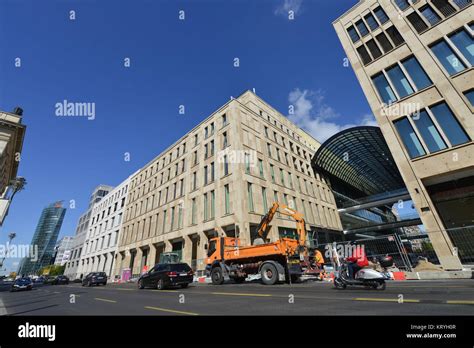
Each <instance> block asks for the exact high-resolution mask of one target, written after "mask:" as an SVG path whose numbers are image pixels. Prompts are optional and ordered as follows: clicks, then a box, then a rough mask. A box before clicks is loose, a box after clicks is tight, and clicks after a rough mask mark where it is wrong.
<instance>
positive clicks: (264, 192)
mask: <svg viewBox="0 0 474 348" xmlns="http://www.w3.org/2000/svg"><path fill="white" fill-rule="evenodd" d="M262 201H263V212H264V214H266V213H267V211H268V203H267V189H266V188H265V187H262Z"/></svg>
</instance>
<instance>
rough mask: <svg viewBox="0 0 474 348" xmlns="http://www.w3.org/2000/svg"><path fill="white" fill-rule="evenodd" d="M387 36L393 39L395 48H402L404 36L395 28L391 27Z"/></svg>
mask: <svg viewBox="0 0 474 348" xmlns="http://www.w3.org/2000/svg"><path fill="white" fill-rule="evenodd" d="M387 34H388V36H390V38H391V39H392V41H393V43H394V44H395V47H397V46H400V45H401V44H402V43H404V42H405V40H404V39H403V36H401V35H400V33H399V32H398V30H397V28H395V27H394V26H391V27H390V28H388V29H387Z"/></svg>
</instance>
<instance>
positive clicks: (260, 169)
mask: <svg viewBox="0 0 474 348" xmlns="http://www.w3.org/2000/svg"><path fill="white" fill-rule="evenodd" d="M258 169H259V171H260V177H262V178H263V161H262V160H261V159H259V160H258Z"/></svg>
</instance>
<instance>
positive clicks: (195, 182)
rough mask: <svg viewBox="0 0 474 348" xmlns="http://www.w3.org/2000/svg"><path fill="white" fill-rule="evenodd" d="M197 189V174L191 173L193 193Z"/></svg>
mask: <svg viewBox="0 0 474 348" xmlns="http://www.w3.org/2000/svg"><path fill="white" fill-rule="evenodd" d="M196 188H197V173H196V172H194V173H193V191H194V190H195V189H196ZM160 194H161V192H160Z"/></svg>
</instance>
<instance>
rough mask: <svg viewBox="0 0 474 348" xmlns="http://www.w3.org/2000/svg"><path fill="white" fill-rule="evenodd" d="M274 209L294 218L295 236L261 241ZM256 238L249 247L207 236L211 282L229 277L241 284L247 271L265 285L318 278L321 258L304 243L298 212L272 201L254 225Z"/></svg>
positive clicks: (303, 231)
mask: <svg viewBox="0 0 474 348" xmlns="http://www.w3.org/2000/svg"><path fill="white" fill-rule="evenodd" d="M277 212H279V213H280V214H283V215H287V216H290V217H292V218H293V219H294V220H295V221H296V231H297V235H298V239H293V238H280V239H279V240H278V241H275V242H265V241H264V239H263V238H264V236H265V235H266V233H268V231H269V229H270V222H271V221H272V219H273V217H274V215H275V214H276V213H277ZM258 237H259V238H257V239H255V241H254V245H251V246H241V243H240V239H239V238H233V237H215V238H212V239H210V241H209V245H206V246H205V248H206V249H207V259H206V274H207V275H208V276H210V277H211V280H212V284H214V285H220V284H223V283H224V281H225V280H229V279H232V280H234V282H236V283H241V282H243V281H244V280H245V279H246V278H247V276H248V275H251V274H260V276H261V280H262V282H263V284H266V285H273V284H276V283H278V282H294V281H297V280H298V279H299V278H300V277H301V276H309V277H315V278H321V276H322V273H323V272H324V271H323V268H322V265H323V264H324V259H323V257H322V255H321V253H320V252H319V251H318V250H316V249H315V250H310V249H309V248H308V246H307V245H306V227H305V221H304V218H303V216H302V214H300V213H299V212H297V211H295V210H294V209H291V208H289V207H288V206H286V205H283V204H279V203H273V205H272V207H271V209H270V210H269V211H268V213H267V214H266V215H265V216H264V217H263V218H262V220H261V222H260V225H259V226H258Z"/></svg>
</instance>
